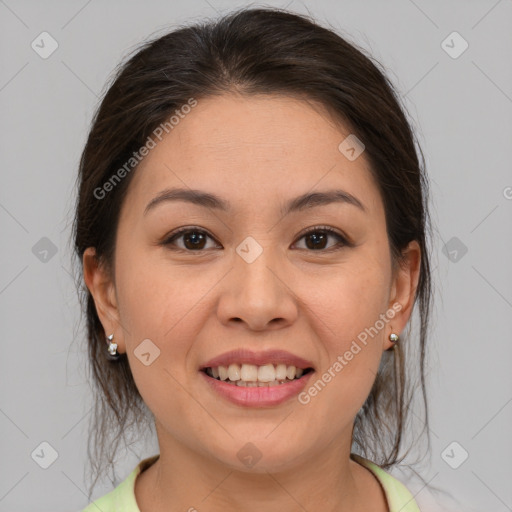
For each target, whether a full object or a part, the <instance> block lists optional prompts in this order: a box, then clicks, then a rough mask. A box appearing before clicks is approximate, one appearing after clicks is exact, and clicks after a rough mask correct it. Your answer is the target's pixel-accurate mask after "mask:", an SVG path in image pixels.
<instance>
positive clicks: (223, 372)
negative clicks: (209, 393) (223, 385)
mask: <svg viewBox="0 0 512 512" xmlns="http://www.w3.org/2000/svg"><path fill="white" fill-rule="evenodd" d="M227 378H228V369H227V368H226V367H225V366H219V379H220V380H227Z"/></svg>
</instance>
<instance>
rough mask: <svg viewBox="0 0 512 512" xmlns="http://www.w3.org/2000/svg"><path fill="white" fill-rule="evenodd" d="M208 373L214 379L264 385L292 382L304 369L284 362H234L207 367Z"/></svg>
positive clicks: (246, 385)
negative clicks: (260, 363)
mask: <svg viewBox="0 0 512 512" xmlns="http://www.w3.org/2000/svg"><path fill="white" fill-rule="evenodd" d="M206 373H207V374H208V375H209V376H211V377H213V378H214V379H217V378H218V379H220V380H223V381H227V382H230V383H233V384H236V385H237V386H245V387H256V386H258V387H262V386H277V385H279V384H282V383H284V382H291V381H292V380H294V379H296V378H297V379H298V378H300V377H301V376H302V375H303V374H304V370H303V369H302V368H296V367H295V366H293V365H290V366H287V365H286V364H283V363H279V364H277V365H273V364H264V365H262V366H257V365H255V364H246V363H243V364H237V363H232V364H230V365H229V366H222V365H220V366H216V367H212V368H207V370H206Z"/></svg>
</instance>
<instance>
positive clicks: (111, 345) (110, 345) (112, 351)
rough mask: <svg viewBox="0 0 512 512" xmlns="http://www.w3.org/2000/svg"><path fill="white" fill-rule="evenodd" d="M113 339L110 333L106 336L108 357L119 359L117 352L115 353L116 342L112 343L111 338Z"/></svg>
mask: <svg viewBox="0 0 512 512" xmlns="http://www.w3.org/2000/svg"><path fill="white" fill-rule="evenodd" d="M113 339H114V335H113V334H111V335H110V336H107V342H108V349H107V350H108V353H109V355H110V357H109V359H119V354H118V353H117V343H114V342H113V341H112V340H113Z"/></svg>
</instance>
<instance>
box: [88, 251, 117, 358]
mask: <svg viewBox="0 0 512 512" xmlns="http://www.w3.org/2000/svg"><path fill="white" fill-rule="evenodd" d="M82 264H83V272H84V281H85V284H86V285H87V288H88V289H89V291H90V292H91V295H92V297H93V299H94V304H95V305H96V312H97V314H98V317H99V319H100V322H101V324H102V325H103V329H104V331H105V334H106V335H107V336H108V335H110V334H114V339H113V341H114V342H115V343H117V352H118V353H123V352H125V351H126V349H125V344H124V337H123V329H122V328H121V323H120V317H119V310H118V306H117V298H116V290H115V284H114V280H113V277H112V276H111V275H110V272H109V271H108V270H107V269H106V268H105V266H104V265H102V264H101V263H100V262H99V261H98V259H97V257H96V250H95V249H94V247H88V248H87V249H86V250H85V251H84V256H83V260H82ZM106 347H107V341H106V340H105V350H106Z"/></svg>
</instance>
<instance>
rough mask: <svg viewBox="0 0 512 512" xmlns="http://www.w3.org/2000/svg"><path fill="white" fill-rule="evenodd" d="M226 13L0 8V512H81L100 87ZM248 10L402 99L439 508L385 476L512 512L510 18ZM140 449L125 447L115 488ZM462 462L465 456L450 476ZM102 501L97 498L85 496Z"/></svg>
mask: <svg viewBox="0 0 512 512" xmlns="http://www.w3.org/2000/svg"><path fill="white" fill-rule="evenodd" d="M242 5H250V4H249V3H244V2H229V1H222V0H208V1H207V0H188V1H186V2H170V1H151V2H142V1H141V0H139V1H133V0H132V1H124V2H121V1H110V2H101V1H99V0H92V1H89V2H87V1H83V0H80V1H66V2H64V1H46V2H36V1H32V2H28V1H15V0H5V1H1V0H0V28H1V32H0V34H1V35H0V39H1V46H0V52H1V77H0V109H1V138H0V144H1V155H2V165H1V168H2V170H1V186H0V225H1V234H2V244H1V253H0V257H1V265H0V269H1V270H0V311H1V322H0V325H1V340H2V341H1V347H2V357H1V359H0V379H1V393H0V432H1V457H0V460H1V468H0V510H1V511H16V512H21V511H34V510H38V511H52V512H60V511H73V510H77V511H78V510H81V508H83V507H85V505H86V498H85V495H84V491H85V483H84V465H85V461H86V436H87V425H88V419H89V411H90V407H91V400H90V394H89V388H88V383H87V374H86V372H85V369H84V368H85V361H86V357H85V351H84V348H85V344H84V342H83V335H82V333H81V332H78V333H77V332H76V325H77V322H78V319H79V307H78V303H77V299H76V294H75V289H74V285H73V280H72V278H71V275H70V269H71V266H70V265H71V264H70V251H69V249H68V239H69V234H70V231H69V230H70V223H71V215H72V211H73V201H74V190H73V185H74V180H75V174H76V170H77V163H78V158H79V156H80V153H81V150H82V147H83V144H84V142H85V138H86V135H87V130H88V127H89V123H90V120H91V117H92V114H93V112H94V109H95V107H96V105H97V104H98V101H99V98H100V97H101V95H102V93H103V91H104V87H105V84H106V82H107V79H108V78H109V76H110V75H111V72H112V70H113V69H114V67H115V66H116V65H117V64H118V62H119V61H120V60H121V58H122V57H123V56H124V55H125V54H126V53H127V52H128V51H129V50H131V49H132V48H133V47H134V46H135V45H137V44H138V43H139V42H141V41H142V40H143V39H144V38H145V37H147V36H149V35H152V34H154V33H155V31H157V30H159V31H163V30H165V29H171V28H172V27H173V26H175V25H176V24H179V23H182V22H185V21H187V20H194V19H200V18H202V17H204V16H208V17H214V16H216V15H217V12H219V13H224V12H226V11H228V10H230V9H231V8H234V7H238V6H242ZM252 5H256V4H252ZM257 5H275V6H281V7H284V6H286V5H287V6H288V8H289V9H291V10H295V11H296V12H302V13H307V11H308V10H309V11H310V13H311V14H313V15H314V16H315V17H316V18H317V19H318V20H319V21H320V22H326V21H328V22H329V23H330V24H331V25H332V27H334V28H336V29H338V30H340V31H341V32H342V33H343V34H345V35H346V36H348V37H349V38H350V39H351V40H352V41H355V42H357V43H358V44H360V45H361V46H362V47H363V48H366V49H368V50H369V51H370V52H371V53H372V54H373V55H374V56H375V57H376V58H377V59H378V60H380V62H382V63H383V64H384V65H385V66H386V68H387V70H388V74H389V76H390V77H391V80H392V81H393V83H394V84H395V85H396V86H397V88H398V90H399V91H400V92H401V94H402V96H403V97H404V102H405V105H406V107H407V109H408V111H409V112H410V115H411V116H412V118H413V123H414V126H415V128H416V130H417V132H418V136H419V139H420V143H421V144H422V147H423V149H424V152H425V156H426V160H427V166H428V172H429V175H430V179H431V186H432V195H433V201H432V206H431V207H432V215H433V221H434V224H435V226H436V231H435V237H434V240H433V243H434V254H433V267H434V269H435V272H434V278H435V281H436V306H435V309H434V315H433V325H432V334H431V338H430V343H431V354H432V357H431V358H430V360H429V368H430V377H429V383H430V384H429V396H430V404H431V436H432V447H433V449H432V460H431V461H430V463H429V464H428V465H425V467H424V469H423V470H422V471H421V474H422V475H423V477H424V478H425V480H427V481H429V482H430V483H431V484H432V485H436V486H437V487H439V488H441V489H444V490H446V491H448V492H450V493H451V494H452V496H453V498H454V500H449V499H448V497H447V496H446V495H444V494H439V495H434V494H431V493H430V492H427V490H426V489H423V488H422V487H423V484H422V483H421V482H419V481H417V480H415V479H411V480H408V477H407V475H405V474H403V475H402V473H401V472H399V471H398V470H396V471H394V472H393V473H394V474H395V475H396V476H398V477H399V478H402V479H403V480H404V481H406V482H408V486H409V488H410V489H411V490H412V491H413V493H414V494H416V500H417V501H418V503H419V505H420V507H422V512H425V511H426V512H429V511H441V510H464V511H482V512H483V511H486V512H490V511H495V512H504V511H510V510H512V486H511V485H510V481H511V476H512V471H511V470H510V466H509V464H510V462H509V461H510V457H511V455H512V450H511V446H512V440H511V435H510V432H511V425H512V403H511V402H512V372H511V371H510V366H511V362H512V358H511V354H512V343H511V336H510V332H511V327H512V321H511V319H512V315H511V313H512V287H511V283H512V265H511V264H510V258H511V254H512V236H511V233H512V231H511V226H512V172H511V167H510V149H511V146H512V144H511V142H512V138H511V136H512V116H511V114H512V80H511V78H512V69H511V68H512V65H511V63H512V59H511V50H512V44H511V42H512V1H511V0H499V1H496V0H492V1H487V0H479V1H449V2H446V1H440V0H439V1H430V2H426V1H422V2H420V0H415V1H412V0H396V1H388V2H380V1H377V0H375V1H365V2H358V1H339V2H335V1H327V0H323V1H320V0H317V1H315V3H314V4H313V2H311V1H310V2H306V3H303V2H301V1H299V0H295V1H292V2H289V1H288V2H268V3H266V4H257ZM43 31H47V32H49V33H50V34H51V36H52V37H53V38H54V39H55V40H56V41H57V43H58V48H57V50H56V51H55V52H54V53H53V54H52V55H51V56H50V57H48V58H47V59H43V58H41V57H40V56H39V54H38V53H36V51H34V50H33V49H32V47H31V43H32V41H34V40H36V42H37V38H38V36H39V34H40V33H41V32H43ZM453 31H457V32H458V33H459V34H460V35H461V36H462V37H463V38H464V40H466V41H467V43H468V44H469V47H468V49H467V50H466V51H465V52H464V53H462V54H461V55H460V56H458V57H457V58H453V57H452V56H450V55H449V54H448V53H447V51H446V50H448V51H450V52H452V54H453V53H454V52H456V53H458V51H459V50H460V49H461V48H462V46H461V45H462V40H460V39H453V37H451V39H450V38H449V39H448V40H447V42H446V43H444V45H443V44H442V42H443V41H444V40H445V39H446V38H447V36H448V35H449V34H451V33H452V32H453ZM452 41H453V42H452ZM446 45H449V46H451V47H452V48H451V49H449V48H447V47H446ZM46 47H47V48H48V46H46ZM45 237H46V238H47V239H49V240H50V241H51V244H49V242H48V240H46V239H44V238H45ZM41 239H43V240H42V241H41ZM53 246H54V247H53ZM52 249H53V250H55V249H56V251H57V252H56V253H55V254H53V253H52ZM45 250H46V251H48V252H44V251H45ZM465 251H467V252H465ZM42 442H47V443H49V444H50V445H51V446H52V447H53V449H55V450H56V452H57V454H58V457H57V459H56V460H55V461H54V463H53V464H52V465H51V466H49V467H48V469H43V468H41V467H40V465H39V464H41V463H43V462H44V460H43V459H44V458H45V457H46V458H48V457H50V455H49V454H50V450H49V449H47V448H44V445H43V453H44V454H45V455H44V457H42V456H41V457H40V458H39V460H38V462H39V464H38V463H36V461H35V460H34V459H33V458H32V457H31V454H32V453H33V452H34V450H36V452H37V453H41V447H40V444H41V443H42ZM453 442H456V443H458V444H456V445H451V443H453ZM450 445H451V446H450ZM447 447H449V448H448V450H446V448H447ZM156 449H157V448H156V446H155V444H154V443H153V444H151V443H150V444H149V445H148V446H146V445H142V444H140V445H137V446H132V447H131V448H130V449H129V450H128V451H127V453H126V455H124V456H121V458H120V464H119V468H118V474H119V475H120V476H121V477H124V476H126V475H127V474H128V473H129V472H130V471H131V470H132V469H133V467H134V466H135V464H136V463H137V462H138V460H140V458H142V457H146V456H148V455H151V454H153V453H157V451H156ZM463 450H465V451H466V452H467V453H468V454H469V457H468V458H467V460H465V461H464V462H463V463H462V464H461V465H460V466H459V467H458V468H457V469H453V468H452V467H451V466H450V464H451V465H452V466H456V465H458V464H460V462H461V461H462V460H463V454H464V452H463ZM34 458H35V459H37V457H34ZM47 462H49V460H48V461H47ZM448 462H449V463H450V464H449V463H448ZM109 489H110V488H109V486H108V485H107V483H105V485H104V486H103V488H102V487H101V486H99V487H98V488H97V489H96V494H95V497H97V496H100V495H102V494H104V493H105V492H106V491H107V490H109Z"/></svg>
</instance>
